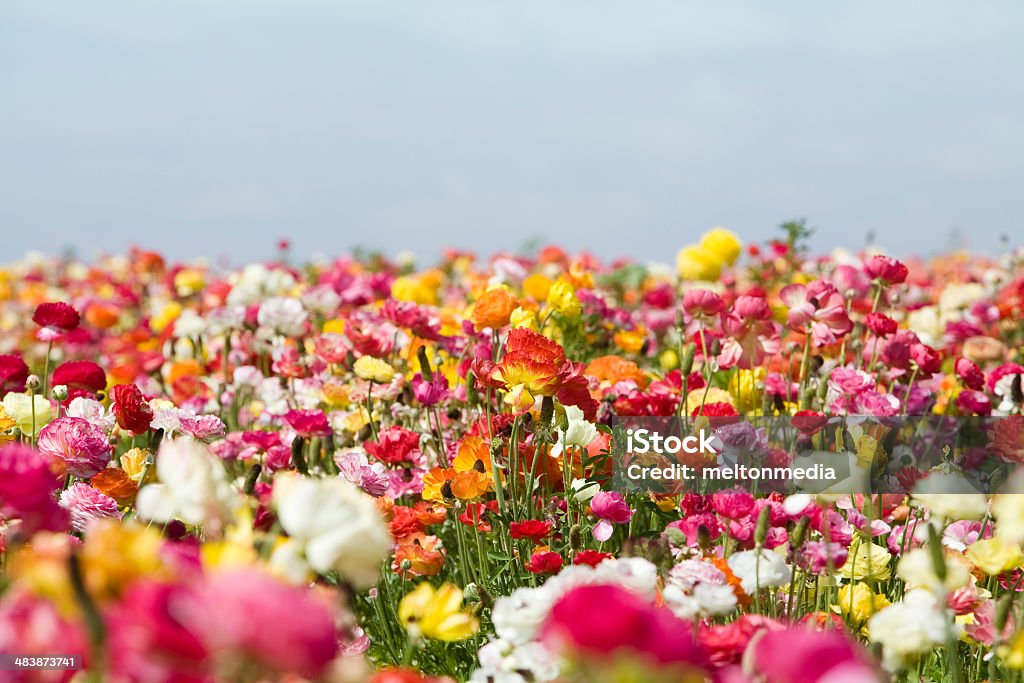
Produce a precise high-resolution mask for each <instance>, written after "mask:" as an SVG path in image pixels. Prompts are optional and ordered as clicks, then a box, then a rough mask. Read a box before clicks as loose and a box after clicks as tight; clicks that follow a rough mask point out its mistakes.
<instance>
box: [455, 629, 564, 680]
mask: <svg viewBox="0 0 1024 683" xmlns="http://www.w3.org/2000/svg"><path fill="white" fill-rule="evenodd" d="M479 656H480V668H479V669H477V670H476V671H475V672H474V673H473V677H472V678H470V679H469V680H470V681H471V682H472V683H529V682H530V681H554V680H556V679H557V678H558V674H559V668H558V664H557V663H556V661H557V659H556V657H555V656H554V654H553V653H552V652H551V651H550V650H548V649H547V648H546V647H544V646H543V645H542V644H540V643H533V642H531V643H524V644H520V645H517V644H515V643H513V642H511V641H508V640H503V639H501V638H497V639H495V640H492V641H491V642H489V643H487V644H486V645H484V646H483V647H481V648H480V652H479Z"/></svg>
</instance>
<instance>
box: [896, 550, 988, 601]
mask: <svg viewBox="0 0 1024 683" xmlns="http://www.w3.org/2000/svg"><path fill="white" fill-rule="evenodd" d="M896 574H897V576H899V577H900V578H901V579H903V580H904V581H905V582H906V584H907V588H908V589H913V588H923V589H925V590H928V591H931V592H932V593H936V594H943V593H945V592H947V591H948V592H952V591H955V590H957V589H958V588H963V587H965V586H966V585H967V584H968V583H970V580H971V572H970V569H969V568H968V566H967V565H966V563H965V562H964V560H963V559H962V556H960V555H956V556H953V555H946V580H945V581H941V580H939V577H938V576H936V574H935V565H934V563H933V562H932V553H931V550H929V549H928V548H914V549H913V550H911V551H910V552H908V553H907V554H906V555H904V556H903V558H902V559H901V560H900V564H899V566H898V567H897V568H896Z"/></svg>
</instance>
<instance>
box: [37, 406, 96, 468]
mask: <svg viewBox="0 0 1024 683" xmlns="http://www.w3.org/2000/svg"><path fill="white" fill-rule="evenodd" d="M36 446H37V447H38V448H39V450H40V451H41V452H42V453H45V454H46V455H49V456H52V457H54V458H59V459H60V460H63V461H64V464H65V465H66V466H67V471H68V473H69V474H73V475H75V476H76V477H81V478H83V479H88V478H89V477H91V476H92V475H94V474H96V473H97V472H99V471H100V470H102V469H104V468H105V467H106V466H107V463H108V462H109V460H110V457H109V455H110V442H109V441H108V440H107V435H106V434H104V433H103V430H101V429H100V428H99V427H97V426H95V425H94V424H92V423H91V422H89V421H88V420H86V419H84V418H81V417H60V418H57V419H56V420H54V421H53V422H51V423H50V424H48V425H46V426H45V427H43V429H42V431H40V432H39V440H38V441H37V442H36Z"/></svg>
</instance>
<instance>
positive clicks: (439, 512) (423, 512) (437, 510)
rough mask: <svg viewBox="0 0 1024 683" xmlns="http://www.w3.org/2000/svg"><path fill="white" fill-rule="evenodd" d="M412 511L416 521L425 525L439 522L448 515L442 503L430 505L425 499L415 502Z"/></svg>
mask: <svg viewBox="0 0 1024 683" xmlns="http://www.w3.org/2000/svg"><path fill="white" fill-rule="evenodd" d="M413 512H414V513H415V515H416V519H417V521H419V523H420V524H422V525H423V526H425V527H427V526H430V525H432V524H440V523H442V522H443V521H444V520H445V519H446V518H447V517H448V510H447V509H446V508H445V507H444V506H443V505H432V504H431V503H429V502H428V501H425V500H421V501H419V502H418V503H416V504H415V505H414V506H413Z"/></svg>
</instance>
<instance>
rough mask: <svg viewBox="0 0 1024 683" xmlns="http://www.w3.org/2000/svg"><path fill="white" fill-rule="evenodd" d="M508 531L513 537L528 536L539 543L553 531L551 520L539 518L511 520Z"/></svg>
mask: <svg viewBox="0 0 1024 683" xmlns="http://www.w3.org/2000/svg"><path fill="white" fill-rule="evenodd" d="M508 531H509V535H510V536H512V538H528V539H530V540H531V541H533V542H535V543H539V542H540V541H541V540H543V539H544V538H546V537H547V536H548V534H550V533H551V522H547V521H541V520H539V519H527V520H524V521H522V522H510V523H509V525H508Z"/></svg>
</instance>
